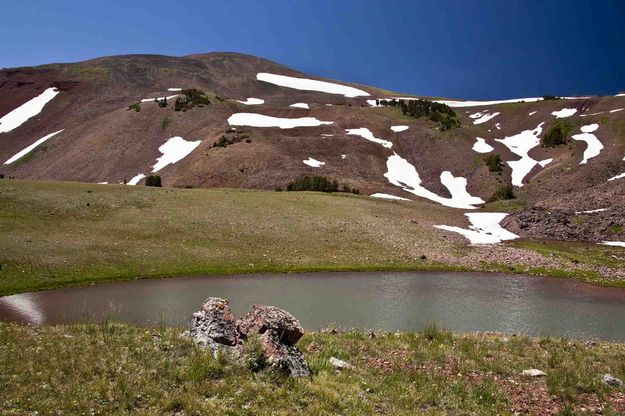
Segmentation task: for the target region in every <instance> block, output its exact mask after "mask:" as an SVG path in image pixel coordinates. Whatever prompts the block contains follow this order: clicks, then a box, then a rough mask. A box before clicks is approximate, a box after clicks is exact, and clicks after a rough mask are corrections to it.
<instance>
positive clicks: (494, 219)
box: [434, 212, 519, 244]
mask: <svg viewBox="0 0 625 416" xmlns="http://www.w3.org/2000/svg"><path fill="white" fill-rule="evenodd" d="M464 215H466V216H467V217H468V218H469V221H470V222H471V225H470V226H469V228H468V229H466V228H460V227H452V226H449V225H435V226H434V227H436V228H439V229H441V230H447V231H453V232H455V233H458V234H462V235H463V236H464V237H466V238H467V239H468V240H469V241H470V242H471V244H495V243H499V242H501V241H504V240H514V239H515V238H519V236H518V235H516V234H514V233H511V232H510V231H508V230H506V229H505V228H503V227H502V226H501V225H499V223H500V222H501V221H502V220H503V219H504V218H505V217H506V215H508V214H505V213H498V212H497V213H493V212H474V213H467V214H464Z"/></svg>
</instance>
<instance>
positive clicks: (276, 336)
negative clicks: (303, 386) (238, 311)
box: [184, 298, 310, 377]
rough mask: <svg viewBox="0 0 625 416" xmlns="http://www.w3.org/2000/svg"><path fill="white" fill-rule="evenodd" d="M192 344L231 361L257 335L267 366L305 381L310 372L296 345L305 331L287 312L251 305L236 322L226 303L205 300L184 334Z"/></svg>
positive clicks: (219, 299)
mask: <svg viewBox="0 0 625 416" xmlns="http://www.w3.org/2000/svg"><path fill="white" fill-rule="evenodd" d="M184 335H186V336H189V337H191V338H193V339H194V340H195V342H196V343H197V344H198V345H200V346H202V347H205V348H210V350H211V351H212V352H213V354H217V353H218V352H219V351H224V352H226V353H227V354H228V355H229V356H231V357H237V358H239V357H242V356H243V351H244V348H243V343H244V342H245V341H246V340H247V339H248V338H249V337H251V336H254V335H257V336H258V339H259V341H260V344H261V347H262V350H263V354H264V355H265V357H266V359H267V362H268V363H269V364H270V365H271V366H273V367H275V368H279V369H281V370H282V371H284V372H286V373H287V374H289V375H290V376H292V377H308V376H309V375H310V369H309V368H308V365H307V364H306V361H305V360H304V356H303V355H302V353H301V351H300V350H299V349H298V348H297V347H296V346H295V343H297V341H299V339H300V338H301V337H302V335H304V329H303V328H302V326H301V325H300V323H299V322H298V321H297V319H295V317H294V316H293V315H291V314H290V313H289V312H287V311H285V310H282V309H279V308H276V307H275V306H263V305H254V306H253V307H252V310H251V311H249V312H248V313H247V314H246V315H245V316H244V317H243V318H241V319H240V320H239V321H238V322H237V321H235V318H234V315H233V314H232V311H231V309H230V306H229V304H228V300H227V299H221V298H208V299H206V301H205V302H204V304H203V305H202V307H201V309H200V310H199V311H198V312H195V313H194V314H193V318H192V320H191V324H190V327H189V330H188V331H186V332H185V334H184Z"/></svg>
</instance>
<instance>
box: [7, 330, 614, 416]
mask: <svg viewBox="0 0 625 416" xmlns="http://www.w3.org/2000/svg"><path fill="white" fill-rule="evenodd" d="M180 332H181V329H179V328H168V327H162V328H140V327H133V326H129V325H123V324H119V323H115V322H111V321H105V322H103V323H100V324H74V325H57V326H42V327H36V326H25V325H16V324H8V323H0V382H1V386H2V400H0V413H1V414H6V415H13V414H15V415H25V414H41V415H48V414H68V415H79V414H129V413H135V414H146V415H152V414H172V413H176V414H187V415H195V414H198V415H204V414H214V415H238V414H243V415H247V414H249V415H272V414H280V415H281V414H302V415H315V416H316V415H326V414H327V415H329V414H341V415H347V416H350V415H351V416H356V415H358V416H360V415H373V414H380V410H381V409H384V414H389V415H416V414H454V415H455V414H458V415H460V414H475V415H506V414H547V413H548V414H555V413H557V412H558V411H559V412H560V414H566V413H563V412H564V411H570V412H573V413H575V414H583V413H584V412H583V411H581V409H582V408H586V409H589V408H592V407H593V406H597V404H598V405H600V406H601V409H602V410H601V413H602V414H604V415H616V414H622V411H623V404H622V399H621V396H620V395H621V390H620V389H618V388H613V387H609V386H606V385H605V384H603V383H601V380H600V377H601V375H602V374H604V373H610V374H613V375H615V376H616V377H618V378H621V379H623V378H625V370H624V368H623V364H622V363H623V362H624V361H625V346H623V345H622V344H614V343H603V342H599V343H595V342H593V343H586V342H580V341H575V340H567V339H553V338H528V337H524V336H507V337H506V336H501V335H483V334H466V335H452V334H449V333H448V332H446V331H442V330H440V329H438V328H436V326H435V325H432V326H429V327H428V328H426V329H425V330H424V332H423V333H399V334H395V333H390V334H385V333H377V334H376V336H375V338H369V337H368V336H367V335H366V334H363V333H357V332H339V333H336V334H333V333H328V332H326V333H306V334H305V335H304V337H303V338H302V339H301V340H300V341H299V342H298V347H299V348H300V349H301V350H302V351H303V352H304V355H305V358H306V361H307V362H308V363H309V365H310V368H311V372H312V376H311V377H310V378H306V379H301V380H292V379H288V378H285V377H284V376H281V375H280V374H276V373H275V372H272V371H271V370H269V369H264V370H263V369H262V368H260V367H262V363H257V362H256V361H255V360H252V361H247V362H242V363H237V362H235V361H230V360H227V359H226V358H225V356H223V355H218V356H217V357H213V356H212V355H211V354H210V353H209V352H207V351H204V350H201V349H199V348H198V347H197V346H195V345H194V344H193V342H192V341H191V340H189V339H185V338H182V337H180ZM331 356H337V357H339V358H341V359H344V360H347V361H348V362H350V363H351V364H353V365H354V366H355V368H354V369H353V370H350V369H348V370H344V371H338V372H337V371H335V370H334V369H333V368H332V367H331V365H330V364H329V362H328V359H329V357H331ZM15 357H19V359H15ZM33 363H36V367H37V371H34V370H33ZM258 364H261V365H258ZM250 368H252V369H254V370H255V371H256V372H253V371H250ZM527 368H539V369H541V370H543V371H545V372H546V373H547V376H546V377H545V378H540V379H531V378H525V377H522V376H521V375H520V373H521V371H522V370H524V369H527Z"/></svg>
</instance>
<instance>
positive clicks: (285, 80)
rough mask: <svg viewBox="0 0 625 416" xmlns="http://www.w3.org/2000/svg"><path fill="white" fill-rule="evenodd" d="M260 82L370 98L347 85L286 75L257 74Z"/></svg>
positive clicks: (364, 92)
mask: <svg viewBox="0 0 625 416" xmlns="http://www.w3.org/2000/svg"><path fill="white" fill-rule="evenodd" d="M256 79H257V80H259V81H265V82H269V83H270V84H275V85H279V86H281V87H287V88H294V89H296V90H304V91H319V92H327V93H329V94H340V95H344V96H345V97H360V96H368V95H369V93H368V92H366V91H363V90H359V89H358V88H354V87H348V86H347V85H341V84H335V83H332V82H326V81H318V80H316V79H307V78H296V77H289V76H286V75H276V74H268V73H266V72H259V73H258V74H256Z"/></svg>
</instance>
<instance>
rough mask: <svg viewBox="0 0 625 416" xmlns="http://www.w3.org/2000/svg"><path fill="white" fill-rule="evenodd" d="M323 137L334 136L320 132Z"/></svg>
mask: <svg viewBox="0 0 625 416" xmlns="http://www.w3.org/2000/svg"><path fill="white" fill-rule="evenodd" d="M321 135H322V136H323V137H334V134H326V133H321Z"/></svg>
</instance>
